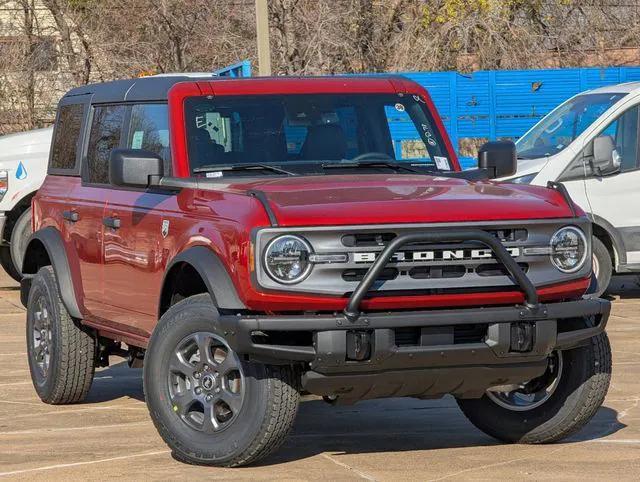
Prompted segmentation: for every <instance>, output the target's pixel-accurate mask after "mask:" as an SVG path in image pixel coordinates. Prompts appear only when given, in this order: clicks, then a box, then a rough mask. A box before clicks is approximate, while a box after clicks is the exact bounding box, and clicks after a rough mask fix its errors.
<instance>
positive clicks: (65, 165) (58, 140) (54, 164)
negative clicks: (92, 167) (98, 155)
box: [50, 104, 84, 174]
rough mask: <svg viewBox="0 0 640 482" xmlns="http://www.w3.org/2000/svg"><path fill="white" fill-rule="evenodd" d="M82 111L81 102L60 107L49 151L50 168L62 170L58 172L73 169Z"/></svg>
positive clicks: (78, 141) (78, 142)
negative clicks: (51, 146)
mask: <svg viewBox="0 0 640 482" xmlns="http://www.w3.org/2000/svg"><path fill="white" fill-rule="evenodd" d="M83 113H84V105H83V104H68V105H63V106H61V107H60V109H59V112H58V120H57V122H56V128H55V137H54V139H53V148H52V152H51V166H50V167H51V169H52V170H55V171H62V172H60V173H61V174H64V171H73V170H74V169H75V167H76V155H77V153H78V145H79V144H80V131H81V129H82V116H83Z"/></svg>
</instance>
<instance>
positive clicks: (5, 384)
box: [0, 381, 33, 387]
mask: <svg viewBox="0 0 640 482" xmlns="http://www.w3.org/2000/svg"><path fill="white" fill-rule="evenodd" d="M16 385H33V382H31V381H28V382H12V383H0V387H14V386H16Z"/></svg>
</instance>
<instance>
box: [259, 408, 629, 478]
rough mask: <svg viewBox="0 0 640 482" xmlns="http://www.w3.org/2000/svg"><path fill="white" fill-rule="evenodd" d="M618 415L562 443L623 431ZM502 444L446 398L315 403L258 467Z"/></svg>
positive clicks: (601, 417)
mask: <svg viewBox="0 0 640 482" xmlns="http://www.w3.org/2000/svg"><path fill="white" fill-rule="evenodd" d="M617 415H618V412H617V411H616V410H614V409H612V408H610V407H606V406H603V407H601V408H600V409H599V410H598V412H597V414H596V416H595V417H594V418H593V419H592V420H591V421H590V422H589V424H588V425H587V426H586V427H584V428H583V429H582V430H581V431H580V432H578V434H576V435H574V436H572V437H571V438H569V439H566V440H564V441H563V442H562V443H577V442H585V441H589V440H595V439H599V438H602V437H605V436H608V435H611V434H613V433H615V432H617V431H619V430H621V429H623V428H624V427H626V425H625V424H623V423H620V422H619V421H618V417H617ZM501 444H502V442H500V441H497V440H495V439H493V438H492V437H489V436H488V435H485V434H484V433H482V432H481V431H480V430H478V429H476V428H475V427H474V426H473V425H472V424H471V423H470V422H469V421H468V420H467V419H466V418H465V417H464V415H463V414H462V412H461V411H460V410H459V409H458V407H457V405H456V403H455V401H454V400H453V399H452V398H450V397H446V398H445V399H443V400H441V401H420V400H411V399H386V400H379V401H368V402H360V403H359V404H357V405H354V406H352V407H342V408H340V407H331V406H329V405H327V404H326V403H325V402H322V401H317V400H313V401H307V402H303V403H302V404H301V405H300V411H299V413H298V417H297V419H296V424H295V425H294V429H293V432H292V434H291V435H290V436H289V437H288V439H287V441H286V442H285V444H284V447H283V448H282V449H281V450H278V451H277V452H276V453H275V454H273V455H272V456H270V457H268V458H266V459H264V460H263V461H261V462H258V464H257V465H259V466H269V465H276V464H280V463H285V462H291V461H295V460H300V459H304V458H308V457H312V456H314V455H318V454H320V453H337V454H350V455H352V454H371V453H385V452H404V451H406V452H410V451H416V450H438V449H440V450H442V449H451V448H464V447H484V446H494V445H501Z"/></svg>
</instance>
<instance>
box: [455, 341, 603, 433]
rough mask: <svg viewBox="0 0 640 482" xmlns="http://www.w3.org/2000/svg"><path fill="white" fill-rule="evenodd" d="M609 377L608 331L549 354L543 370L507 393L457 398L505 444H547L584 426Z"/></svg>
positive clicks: (476, 421)
mask: <svg viewBox="0 0 640 482" xmlns="http://www.w3.org/2000/svg"><path fill="white" fill-rule="evenodd" d="M610 379H611V348H610V346H609V339H608V338H607V335H606V333H602V334H601V335H598V336H596V337H593V338H591V340H589V342H588V345H587V346H583V347H579V348H574V349H572V350H567V351H561V352H560V351H558V352H554V353H552V354H551V356H550V357H549V361H548V367H547V370H546V372H545V373H544V374H543V375H542V376H540V377H538V378H536V379H534V380H531V381H529V382H527V383H524V384H522V385H521V386H520V387H517V388H515V389H512V390H510V391H506V390H505V391H495V390H494V391H488V392H487V393H486V394H485V395H484V396H483V397H482V398H480V399H477V400H462V399H461V400H458V405H459V406H460V408H461V409H462V411H463V412H464V414H465V415H466V417H467V418H468V419H469V421H471V423H473V424H474V425H475V426H476V427H478V428H479V429H480V430H482V431H483V432H485V433H487V434H488V435H491V436H492V437H495V438H497V439H500V440H502V441H505V442H518V443H531V444H537V443H548V442H555V441H558V440H561V439H563V438H565V437H568V436H569V435H571V434H572V433H574V432H576V431H578V430H579V429H580V428H582V427H583V426H584V425H585V424H586V423H587V422H588V421H589V420H591V418H592V417H593V416H594V415H595V413H596V411H597V410H598V408H599V407H600V405H602V402H603V401H604V397H605V395H606V394H607V390H608V388H609V382H610Z"/></svg>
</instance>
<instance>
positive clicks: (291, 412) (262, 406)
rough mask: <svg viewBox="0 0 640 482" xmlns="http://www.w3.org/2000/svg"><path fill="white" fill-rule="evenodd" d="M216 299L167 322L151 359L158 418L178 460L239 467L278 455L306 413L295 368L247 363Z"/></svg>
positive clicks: (148, 376)
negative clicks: (300, 413) (232, 343)
mask: <svg viewBox="0 0 640 482" xmlns="http://www.w3.org/2000/svg"><path fill="white" fill-rule="evenodd" d="M217 317H218V312H217V310H216V308H215V306H214V305H213V303H212V302H211V297H210V296H209V295H208V294H204V295H196V296H192V297H190V298H187V299H185V300H183V301H181V302H179V303H177V304H175V305H174V306H172V307H171V308H170V309H169V310H168V311H167V312H166V313H165V314H164V315H163V316H162V318H161V319H160V321H159V323H158V326H157V327H156V329H155V330H154V333H153V336H152V337H151V340H150V342H149V346H148V349H147V352H146V355H145V363H144V389H145V396H146V400H147V406H148V407H149V412H150V414H151V418H152V419H153V422H154V424H155V425H156V428H157V429H158V431H159V432H160V435H161V436H162V438H163V439H164V441H165V442H166V443H167V445H169V447H170V448H171V449H172V451H173V455H174V457H175V458H177V459H178V460H181V461H184V462H187V463H193V464H203V465H219V466H226V467H230V466H239V465H246V464H249V463H251V462H254V461H256V460H258V459H261V458H263V457H265V456H266V455H268V454H269V453H271V452H272V451H274V450H275V449H277V448H278V447H279V446H280V444H281V443H282V442H283V441H284V439H285V437H286V435H287V433H288V432H289V430H290V428H291V426H292V424H293V420H294V418H295V414H296V412H297V408H298V398H299V395H298V391H297V389H296V384H295V383H294V377H293V372H292V370H291V369H290V368H289V367H278V366H271V365H264V364H260V363H250V362H247V361H244V360H242V359H241V358H240V357H239V356H238V355H237V354H236V353H235V352H234V351H233V350H232V349H231V348H230V347H229V345H228V344H227V342H226V341H225V338H224V334H223V333H222V332H221V331H220V330H219V329H218V327H217V325H216V321H215V320H216V319H217Z"/></svg>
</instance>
